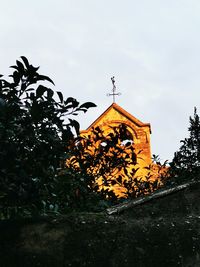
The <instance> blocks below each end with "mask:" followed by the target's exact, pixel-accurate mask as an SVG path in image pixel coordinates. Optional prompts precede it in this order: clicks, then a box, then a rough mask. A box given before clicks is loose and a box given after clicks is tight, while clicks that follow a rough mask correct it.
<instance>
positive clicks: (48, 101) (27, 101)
mask: <svg viewBox="0 0 200 267" xmlns="http://www.w3.org/2000/svg"><path fill="white" fill-rule="evenodd" d="M11 68H13V69H14V72H13V74H12V75H10V77H11V81H7V80H5V79H4V78H3V76H2V75H1V76H0V166H1V168H0V209H1V211H2V212H3V213H4V216H5V217H9V216H11V215H12V213H20V210H21V211H23V213H24V212H28V213H30V212H31V213H33V212H34V211H38V210H42V209H43V208H45V209H47V210H48V209H52V207H54V206H55V205H54V203H55V199H56V197H57V196H56V192H55V186H56V183H57V176H58V174H59V168H60V164H61V162H62V161H64V159H65V157H66V155H67V153H68V148H67V144H69V143H70V142H71V140H73V138H74V131H73V129H75V131H76V134H77V135H78V134H79V124H78V122H77V121H76V120H73V119H69V120H68V121H66V120H65V117H66V116H69V115H75V114H77V113H78V112H80V111H83V112H86V111H87V109H88V108H90V107H94V106H95V105H94V104H93V103H91V102H87V103H84V104H82V105H80V104H79V102H78V101H77V100H76V99H74V98H72V97H69V98H67V99H66V100H65V99H64V97H63V95H62V93H61V92H55V91H53V90H52V89H50V88H48V87H46V85H44V84H46V83H47V82H49V83H51V84H54V83H53V81H52V80H51V79H50V78H49V77H47V76H44V75H41V74H39V73H38V70H39V67H34V66H32V65H31V64H29V62H28V60H27V59H26V58H25V57H21V61H18V60H17V61H16V65H14V66H12V67H11ZM41 82H45V83H43V84H42V83H41ZM66 193H67V192H66Z"/></svg>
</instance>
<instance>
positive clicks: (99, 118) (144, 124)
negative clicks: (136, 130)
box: [86, 103, 151, 133]
mask: <svg viewBox="0 0 200 267" xmlns="http://www.w3.org/2000/svg"><path fill="white" fill-rule="evenodd" d="M111 109H115V110H116V111H117V112H119V113H120V114H121V115H123V116H124V117H126V118H127V119H128V120H130V121H132V122H133V123H134V124H136V125H137V126H139V127H149V130H150V133H151V125H150V123H143V122H141V121H140V120H138V119H136V118H135V117H134V116H133V115H131V114H130V113H128V112H127V111H126V110H124V109H123V108H122V107H120V106H119V105H117V104H116V103H112V105H110V106H109V107H108V108H107V109H106V110H105V111H104V112H103V113H102V114H101V115H100V116H99V117H98V118H97V119H96V120H95V121H94V122H93V123H92V124H91V125H90V126H89V127H88V128H87V129H86V131H88V130H89V129H91V128H92V127H95V125H96V124H98V122H99V121H100V120H101V119H102V118H103V117H104V116H105V115H106V114H107V113H108V112H109V111H110V110H111Z"/></svg>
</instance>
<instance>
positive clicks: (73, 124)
mask: <svg viewBox="0 0 200 267" xmlns="http://www.w3.org/2000/svg"><path fill="white" fill-rule="evenodd" d="M69 121H70V125H71V126H72V127H74V128H75V130H76V134H77V135H79V131H80V125H79V123H78V122H77V121H76V120H72V119H69Z"/></svg>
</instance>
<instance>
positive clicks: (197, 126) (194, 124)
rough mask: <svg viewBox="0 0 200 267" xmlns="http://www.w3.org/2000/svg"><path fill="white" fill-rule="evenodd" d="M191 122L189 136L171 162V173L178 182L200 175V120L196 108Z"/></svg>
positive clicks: (182, 141)
mask: <svg viewBox="0 0 200 267" xmlns="http://www.w3.org/2000/svg"><path fill="white" fill-rule="evenodd" d="M189 122H190V126H189V128H188V130H189V137H188V138H185V139H184V140H181V143H182V145H181V147H180V149H179V150H178V151H177V152H176V153H175V154H174V158H173V161H172V163H171V175H172V177H174V178H175V180H176V182H180V181H182V180H189V179H192V178H195V179H198V177H199V175H200V120H199V115H198V114H197V109H196V108H194V116H193V117H190V118H189Z"/></svg>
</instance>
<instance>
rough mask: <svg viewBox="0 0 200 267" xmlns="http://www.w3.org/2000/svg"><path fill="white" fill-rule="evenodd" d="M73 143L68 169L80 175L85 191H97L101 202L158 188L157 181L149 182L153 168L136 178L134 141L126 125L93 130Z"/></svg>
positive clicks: (151, 180)
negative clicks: (145, 175) (101, 199)
mask: <svg viewBox="0 0 200 267" xmlns="http://www.w3.org/2000/svg"><path fill="white" fill-rule="evenodd" d="M74 141H75V142H74V143H72V147H71V155H70V157H69V158H68V160H67V167H68V169H70V170H72V172H75V173H76V174H78V175H80V177H81V179H82V180H83V181H85V185H86V186H85V188H87V190H88V191H90V192H97V193H98V194H99V195H101V197H102V198H103V199H107V200H108V199H109V200H112V201H116V199H125V198H134V197H138V196H141V195H144V194H148V193H151V192H153V191H154V190H156V189H158V187H159V186H160V184H159V182H158V179H155V178H154V179H152V166H149V167H147V168H148V170H149V172H147V177H139V176H138V175H137V171H138V169H139V166H138V165H137V155H136V153H135V149H134V142H133V140H130V135H129V132H128V130H127V127H126V125H125V124H121V125H119V127H109V130H108V131H103V130H102V129H100V128H99V127H96V128H93V130H92V132H91V133H90V134H85V135H84V133H83V134H82V135H81V137H78V138H77V139H74ZM78 191H79V195H80V197H81V196H82V195H84V194H85V192H84V193H83V192H81V189H80V188H79V189H78Z"/></svg>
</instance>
